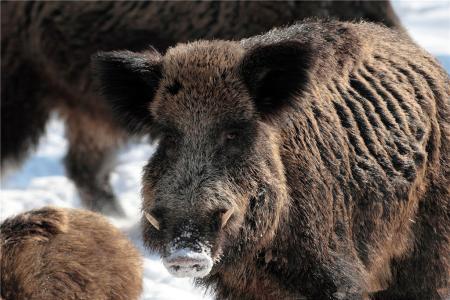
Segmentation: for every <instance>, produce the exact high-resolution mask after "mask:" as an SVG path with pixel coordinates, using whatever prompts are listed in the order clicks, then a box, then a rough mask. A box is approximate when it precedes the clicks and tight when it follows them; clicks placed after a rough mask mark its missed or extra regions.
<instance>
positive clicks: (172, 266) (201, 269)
mask: <svg viewBox="0 0 450 300" xmlns="http://www.w3.org/2000/svg"><path fill="white" fill-rule="evenodd" d="M163 264H164V266H165V267H166V269H167V270H168V271H169V273H170V274H172V275H173V276H175V277H204V276H206V275H208V274H209V272H210V271H211V268H212V266H213V260H212V258H211V256H210V255H208V254H207V253H205V252H204V251H202V252H198V251H195V250H193V249H190V248H181V249H177V250H175V251H173V252H172V253H170V254H169V255H168V256H167V257H164V258H163Z"/></svg>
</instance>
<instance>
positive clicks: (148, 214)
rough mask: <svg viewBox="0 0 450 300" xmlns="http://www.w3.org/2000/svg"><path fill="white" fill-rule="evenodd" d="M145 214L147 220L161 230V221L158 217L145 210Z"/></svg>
mask: <svg viewBox="0 0 450 300" xmlns="http://www.w3.org/2000/svg"><path fill="white" fill-rule="evenodd" d="M144 215H145V218H146V219H147V221H148V222H149V223H150V224H152V226H153V227H155V228H156V229H158V230H159V222H158V220H156V218H155V217H154V216H152V215H151V214H150V213H148V212H146V211H144Z"/></svg>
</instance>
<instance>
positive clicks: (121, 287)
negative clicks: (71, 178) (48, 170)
mask: <svg viewBox="0 0 450 300" xmlns="http://www.w3.org/2000/svg"><path fill="white" fill-rule="evenodd" d="M0 242H1V248H0V250H1V251H0V253H1V261H0V265H1V273H0V275H1V296H2V297H3V298H4V299H7V300H19V299H20V300H22V299H28V300H49V299H65V300H71V299H72V300H79V299H96V300H102V299H103V300H113V299H114V300H120V299H123V300H132V299H138V297H139V295H140V293H141V291H142V259H141V257H140V254H139V252H138V251H137V250H136V249H135V248H134V246H133V245H132V244H131V243H130V242H129V241H128V240H127V239H126V237H125V236H124V235H123V234H122V233H121V232H119V230H118V229H116V228H114V227H113V226H112V225H111V224H110V223H109V222H108V221H107V220H106V218H104V217H102V216H100V215H98V214H95V213H93V212H90V211H83V210H75V209H62V208H54V207H45V208H41V209H37V210H32V211H29V212H26V213H22V214H20V215H17V216H15V217H13V218H9V219H7V220H5V221H4V222H3V223H2V224H1V225H0Z"/></svg>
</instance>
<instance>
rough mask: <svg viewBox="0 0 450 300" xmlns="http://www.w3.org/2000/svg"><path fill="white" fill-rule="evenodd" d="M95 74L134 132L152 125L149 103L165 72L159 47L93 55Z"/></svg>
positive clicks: (116, 108)
mask: <svg viewBox="0 0 450 300" xmlns="http://www.w3.org/2000/svg"><path fill="white" fill-rule="evenodd" d="M92 66H93V72H94V76H95V77H97V79H98V81H99V84H100V88H101V91H102V94H103V95H104V96H105V97H106V100H107V102H108V103H109V105H110V106H111V108H112V109H113V111H114V113H115V115H116V116H117V117H118V118H119V120H121V121H122V123H123V124H124V125H125V127H126V128H127V129H128V130H129V131H130V132H132V133H139V132H144V131H147V130H148V129H149V127H150V125H151V122H152V119H151V115H150V110H149V105H150V102H151V101H152V100H153V97H154V96H155V93H156V90H157V89H158V85H159V81H160V79H161V74H162V70H161V69H162V56H161V54H160V53H159V52H158V51H157V50H155V49H153V48H152V49H150V50H148V51H145V52H141V53H136V52H131V51H112V52H99V53H97V54H95V55H94V56H92Z"/></svg>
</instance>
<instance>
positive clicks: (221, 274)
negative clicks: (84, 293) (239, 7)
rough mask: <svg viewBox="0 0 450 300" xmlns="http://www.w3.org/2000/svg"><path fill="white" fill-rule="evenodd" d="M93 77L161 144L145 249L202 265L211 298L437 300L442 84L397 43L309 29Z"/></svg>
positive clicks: (131, 60)
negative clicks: (207, 265) (207, 261)
mask: <svg viewBox="0 0 450 300" xmlns="http://www.w3.org/2000/svg"><path fill="white" fill-rule="evenodd" d="M94 68H95V70H96V73H97V75H98V78H99V81H100V83H101V85H102V90H103V93H104V94H105V96H106V97H107V99H108V100H109V102H110V105H111V106H112V108H113V109H114V110H115V112H116V114H117V116H118V117H119V118H120V119H121V120H122V121H123V122H124V123H128V124H130V126H131V127H132V128H133V129H139V130H141V131H142V132H148V133H150V134H151V135H152V136H153V137H154V138H155V139H159V141H160V142H159V146H158V149H157V151H156V153H155V154H154V156H153V157H151V158H150V161H149V163H148V165H147V166H146V167H145V170H144V175H143V178H142V182H143V190H142V195H143V199H144V200H143V210H144V211H145V213H146V215H151V216H152V219H151V220H152V223H150V222H149V221H147V219H145V218H143V222H142V226H143V236H144V240H145V243H146V245H147V246H148V247H149V248H150V249H152V250H154V251H158V252H159V253H160V254H161V256H162V257H163V259H164V258H165V257H169V256H170V255H171V254H172V253H173V252H174V251H178V250H177V249H191V250H192V251H199V252H200V251H201V253H207V254H208V255H210V256H211V258H212V259H213V261H214V265H213V267H212V270H211V271H210V272H209V274H208V275H207V276H205V277H203V278H197V280H196V282H197V284H199V285H201V286H205V287H207V288H209V289H210V290H212V291H213V292H214V294H215V296H216V298H217V299H304V298H306V299H368V298H369V297H371V298H372V299H417V300H419V299H448V298H447V297H448V289H449V272H450V263H449V255H450V244H449V239H450V219H449V218H450V214H449V205H450V203H449V202H450V201H449V200H450V190H449V189H450V86H449V77H448V75H447V73H446V72H445V70H443V68H442V67H441V66H440V65H439V64H438V63H437V62H436V60H435V59H434V58H433V57H432V56H431V55H429V54H428V53H426V52H425V51H424V50H423V49H421V48H419V47H418V46H416V45H415V44H414V43H413V42H412V41H411V40H410V39H409V38H408V37H407V36H405V35H403V34H402V33H399V32H396V31H393V30H390V29H388V28H385V27H382V26H378V25H374V24H370V23H364V22H361V23H345V22H334V21H330V22H327V21H317V22H315V21H306V22H303V23H298V24H296V25H293V26H291V27H286V28H280V29H274V30H272V31H269V32H268V33H266V34H263V35H259V36H255V37H251V38H248V39H244V40H241V41H220V40H213V41H197V42H192V43H187V44H179V45H177V46H176V47H173V48H170V49H169V50H168V51H167V52H166V54H165V55H161V54H159V53H158V52H157V51H156V50H155V49H148V50H146V51H143V52H140V53H137V52H130V51H116V52H103V53H99V54H98V55H97V56H95V57H94ZM230 209H233V210H232V212H233V213H232V215H231V217H228V216H227V219H228V220H227V223H226V225H225V226H222V225H221V224H223V222H221V220H222V219H223V216H224V213H225V212H229V211H230ZM155 221H157V222H158V223H157V225H158V226H157V227H155V225H152V224H153V223H155Z"/></svg>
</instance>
